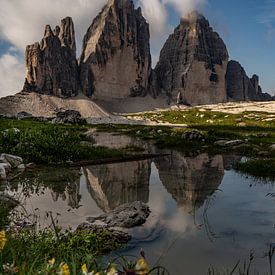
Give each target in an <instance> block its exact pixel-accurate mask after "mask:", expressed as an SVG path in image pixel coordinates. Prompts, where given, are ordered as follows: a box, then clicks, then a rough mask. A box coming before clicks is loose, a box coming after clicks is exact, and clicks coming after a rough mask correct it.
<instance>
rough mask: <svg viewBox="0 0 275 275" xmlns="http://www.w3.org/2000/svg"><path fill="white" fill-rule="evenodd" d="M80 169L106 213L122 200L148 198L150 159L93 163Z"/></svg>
mask: <svg viewBox="0 0 275 275" xmlns="http://www.w3.org/2000/svg"><path fill="white" fill-rule="evenodd" d="M83 171H84V175H85V177H86V181H87V188H88V191H89V192H90V194H91V196H92V197H93V199H94V200H95V201H96V203H97V205H98V206H99V207H100V208H101V209H102V210H103V211H105V212H107V211H110V210H112V209H114V208H116V207H118V206H119V205H122V204H124V203H129V202H135V201H142V202H145V203H147V202H148V200H149V180H150V174H151V161H149V160H145V161H137V162H130V163H113V164H107V165H95V166H91V167H86V168H83Z"/></svg>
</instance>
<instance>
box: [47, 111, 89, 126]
mask: <svg viewBox="0 0 275 275" xmlns="http://www.w3.org/2000/svg"><path fill="white" fill-rule="evenodd" d="M52 123H55V124H86V123H87V121H86V120H85V119H84V118H82V117H81V114H80V113H79V112H78V111H74V110H66V111H64V112H63V111H60V112H58V113H57V114H56V117H55V118H54V119H53V120H52Z"/></svg>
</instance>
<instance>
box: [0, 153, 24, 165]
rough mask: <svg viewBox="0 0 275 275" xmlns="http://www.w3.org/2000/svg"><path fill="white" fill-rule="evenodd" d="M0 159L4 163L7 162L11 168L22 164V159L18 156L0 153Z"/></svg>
mask: <svg viewBox="0 0 275 275" xmlns="http://www.w3.org/2000/svg"><path fill="white" fill-rule="evenodd" d="M0 159H1V160H2V161H3V162H4V161H5V162H6V163H9V164H10V165H11V167H12V168H17V167H18V166H19V165H21V164H23V159H22V158H21V157H18V156H14V155H9V154H1V157H0Z"/></svg>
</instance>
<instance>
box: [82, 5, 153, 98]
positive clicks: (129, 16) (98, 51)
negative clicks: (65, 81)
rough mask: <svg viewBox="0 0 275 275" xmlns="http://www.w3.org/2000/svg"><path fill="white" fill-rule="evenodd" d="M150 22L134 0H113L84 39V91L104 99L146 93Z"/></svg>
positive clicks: (143, 94)
mask: <svg viewBox="0 0 275 275" xmlns="http://www.w3.org/2000/svg"><path fill="white" fill-rule="evenodd" d="M149 37H150V35H149V25H148V23H147V22H146V20H145V18H144V17H143V16H142V13H141V8H138V9H135V7H134V3H133V1H130V0H109V1H108V2H107V4H106V5H105V6H104V7H103V9H102V11H101V12H100V14H99V15H98V16H97V17H96V18H95V19H94V21H93V23H92V25H91V26H90V27H89V29H88V31H87V33H86V35H85V37H84V41H83V52H82V55H81V58H80V80H81V84H82V89H83V92H84V93H85V94H86V95H88V96H93V98H96V99H101V100H107V101H110V100H113V99H123V98H127V97H131V96H132V97H135V96H145V95H146V93H147V90H148V82H149V76H150V73H151V54H150V45H149Z"/></svg>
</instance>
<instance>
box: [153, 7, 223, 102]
mask: <svg viewBox="0 0 275 275" xmlns="http://www.w3.org/2000/svg"><path fill="white" fill-rule="evenodd" d="M227 62H228V53H227V49H226V46H225V44H224V42H223V40H222V39H221V38H220V36H219V35H218V34H217V33H216V32H214V31H213V29H212V28H211V27H210V24H209V22H208V20H207V19H206V18H205V17H204V16H202V15H200V14H199V13H197V12H192V13H190V14H188V15H187V16H186V17H184V18H182V19H181V22H180V24H179V26H178V27H176V28H175V30H174V33H173V34H171V35H170V36H169V38H168V39H167V41H166V43H165V45H164V47H163V48H162V50H161V54H160V60H159V62H158V64H157V66H156V69H155V73H156V75H157V83H158V84H159V85H160V89H161V90H162V92H164V93H166V94H167V95H168V96H169V97H170V99H171V101H172V102H177V103H188V104H191V105H196V104H207V103H216V102H224V101H226V90H225V73H226V68H227Z"/></svg>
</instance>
